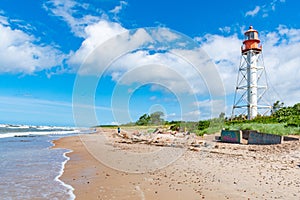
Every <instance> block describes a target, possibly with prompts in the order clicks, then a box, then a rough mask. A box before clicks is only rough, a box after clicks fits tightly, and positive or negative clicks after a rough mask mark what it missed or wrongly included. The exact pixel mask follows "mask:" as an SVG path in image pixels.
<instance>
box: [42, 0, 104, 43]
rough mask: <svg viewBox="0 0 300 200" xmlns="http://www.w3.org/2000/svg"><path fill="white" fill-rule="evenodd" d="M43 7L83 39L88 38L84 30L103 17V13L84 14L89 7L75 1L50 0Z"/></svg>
mask: <svg viewBox="0 0 300 200" xmlns="http://www.w3.org/2000/svg"><path fill="white" fill-rule="evenodd" d="M43 7H44V9H45V10H46V11H49V12H51V13H52V14H53V15H54V16H57V17H60V18H61V19H62V20H63V21H65V22H66V23H67V24H68V25H69V27H70V28H71V31H72V32H73V33H74V34H75V35H76V36H78V37H83V38H85V37H86V35H85V31H84V29H85V28H86V27H87V26H88V25H92V24H94V23H96V22H98V21H99V20H100V19H101V18H102V17H103V16H102V15H101V13H97V15H90V14H84V10H86V9H87V7H88V5H87V4H81V3H78V2H76V1H73V0H49V1H47V2H46V3H44V5H43ZM99 15H100V16H99Z"/></svg>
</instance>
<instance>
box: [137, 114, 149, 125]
mask: <svg viewBox="0 0 300 200" xmlns="http://www.w3.org/2000/svg"><path fill="white" fill-rule="evenodd" d="M149 122H150V116H149V115H147V114H144V115H142V116H141V117H140V118H139V120H137V121H136V123H135V124H136V125H139V126H145V125H148V124H149Z"/></svg>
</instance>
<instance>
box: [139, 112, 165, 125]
mask: <svg viewBox="0 0 300 200" xmlns="http://www.w3.org/2000/svg"><path fill="white" fill-rule="evenodd" d="M162 117H164V113H163V112H160V111H157V112H154V113H151V114H150V115H148V114H144V115H142V116H141V117H140V118H139V119H138V120H137V121H136V123H135V124H136V125H138V126H145V125H162V124H164V119H163V118H162Z"/></svg>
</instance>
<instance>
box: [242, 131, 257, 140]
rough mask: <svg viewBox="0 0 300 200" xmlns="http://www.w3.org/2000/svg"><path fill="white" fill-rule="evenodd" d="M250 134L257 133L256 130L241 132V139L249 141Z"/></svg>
mask: <svg viewBox="0 0 300 200" xmlns="http://www.w3.org/2000/svg"><path fill="white" fill-rule="evenodd" d="M251 132H255V133H257V131H256V130H242V137H243V139H245V140H248V139H249V135H250V133H251Z"/></svg>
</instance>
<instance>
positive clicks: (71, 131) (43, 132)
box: [0, 130, 81, 138]
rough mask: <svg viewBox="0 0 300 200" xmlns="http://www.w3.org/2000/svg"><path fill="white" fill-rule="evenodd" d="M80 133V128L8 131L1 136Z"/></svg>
mask: <svg viewBox="0 0 300 200" xmlns="http://www.w3.org/2000/svg"><path fill="white" fill-rule="evenodd" d="M79 133H81V131H80V130H69V131H26V132H7V133H1V134H0V138H9V137H32V136H43V135H65V134H79Z"/></svg>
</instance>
